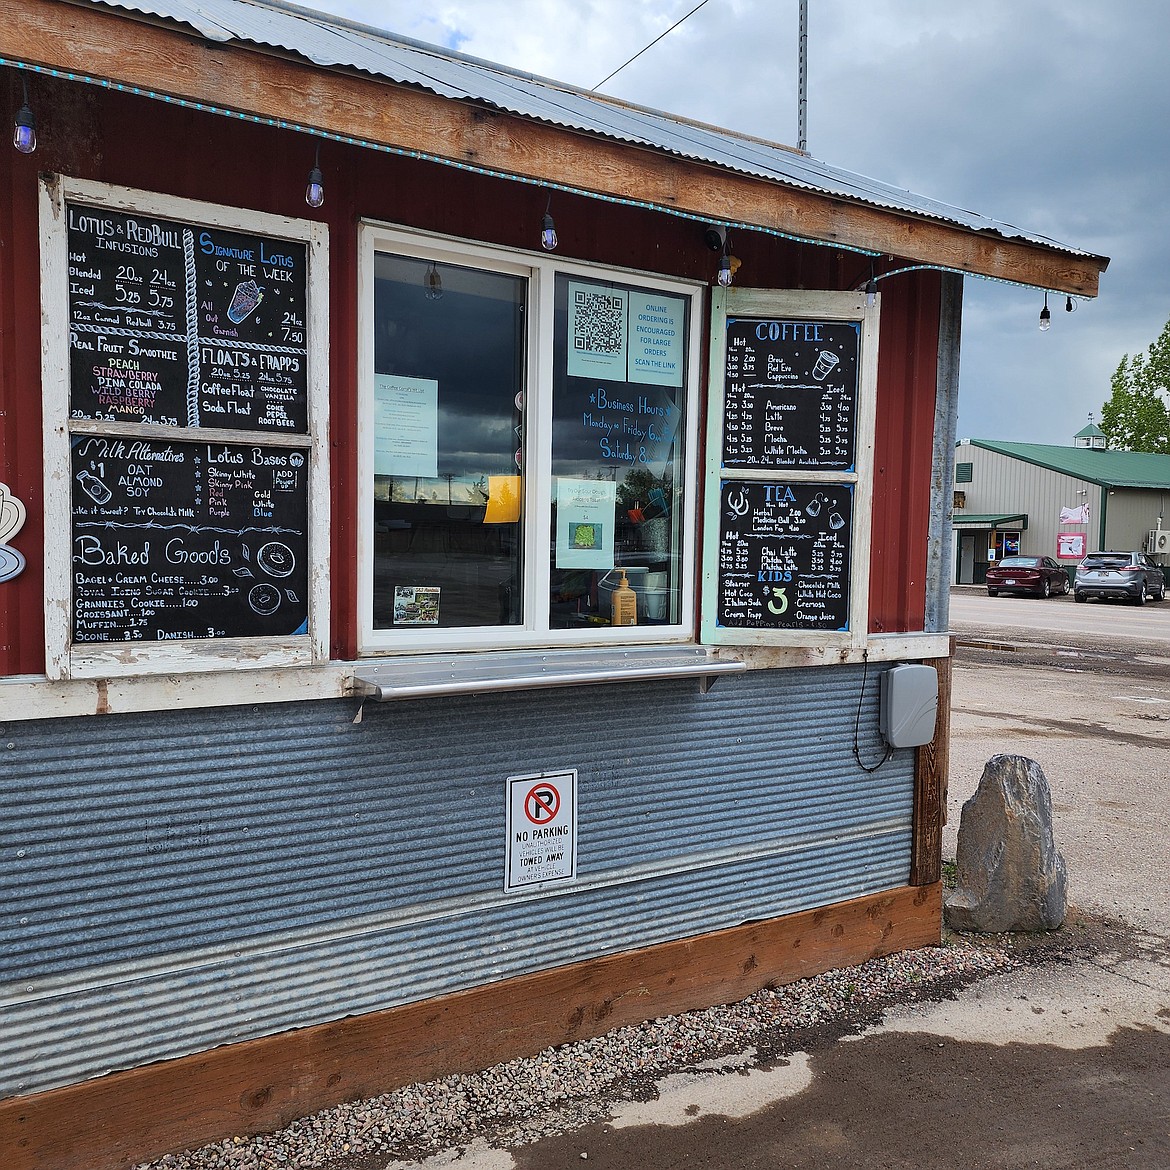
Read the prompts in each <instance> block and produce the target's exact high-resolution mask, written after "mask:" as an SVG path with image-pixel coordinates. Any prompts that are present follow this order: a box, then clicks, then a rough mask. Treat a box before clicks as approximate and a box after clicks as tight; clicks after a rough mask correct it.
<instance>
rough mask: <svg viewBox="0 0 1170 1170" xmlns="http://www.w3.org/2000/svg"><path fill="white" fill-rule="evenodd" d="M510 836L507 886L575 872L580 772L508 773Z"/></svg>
mask: <svg viewBox="0 0 1170 1170" xmlns="http://www.w3.org/2000/svg"><path fill="white" fill-rule="evenodd" d="M505 807H506V809H507V829H506V831H507V835H508V842H507V847H506V850H505V862H504V889H505V890H517V889H523V888H526V887H529V886H538V887H539V886H542V885H544V884H546V883H548V882H563V881H572V880H573V879H574V878H575V877H576V876H577V822H576V816H575V812H576V807H577V772H576V769H573V770H570V771H567V772H546V773H540V774H538V775H535V776H510V777H509V778H508V781H507V783H506V785H505Z"/></svg>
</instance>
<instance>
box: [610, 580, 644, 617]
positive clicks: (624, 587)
mask: <svg viewBox="0 0 1170 1170" xmlns="http://www.w3.org/2000/svg"><path fill="white" fill-rule="evenodd" d="M612 606H613V612H612V615H611V617H610V625H613V626H636V625H637V624H638V595H637V594H636V593H635V592H634V591H633V589H631V588H630V583H629V581H627V580H626V571H625V569H622V579H621V581H620V582H619V583H618V587H617V588H616V589H615V590H614V591H613V601H612Z"/></svg>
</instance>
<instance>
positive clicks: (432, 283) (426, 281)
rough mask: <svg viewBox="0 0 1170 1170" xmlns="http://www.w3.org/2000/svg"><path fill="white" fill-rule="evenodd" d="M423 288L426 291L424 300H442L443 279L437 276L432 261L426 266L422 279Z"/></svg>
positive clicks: (437, 272)
mask: <svg viewBox="0 0 1170 1170" xmlns="http://www.w3.org/2000/svg"><path fill="white" fill-rule="evenodd" d="M423 287H424V288H425V289H426V294H425V295H426V298H427V300H428V301H438V300H442V298H443V278H442V277H441V276H440V275H439V269H438V268H437V267H436V265H435V262H434V261H433V260H432V261H431V262H430V264H429V265H427V271H426V275H425V276H424V277H423Z"/></svg>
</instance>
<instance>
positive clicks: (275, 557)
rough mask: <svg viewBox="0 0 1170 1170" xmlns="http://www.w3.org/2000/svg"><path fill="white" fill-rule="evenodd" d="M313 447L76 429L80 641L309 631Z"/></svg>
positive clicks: (76, 633) (76, 629)
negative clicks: (308, 488) (145, 436)
mask: <svg viewBox="0 0 1170 1170" xmlns="http://www.w3.org/2000/svg"><path fill="white" fill-rule="evenodd" d="M306 464H307V453H306V452H304V451H300V450H294V449H289V448H287V447H272V446H264V445H260V444H257V445H254V446H242V445H236V444H227V443H206V442H186V441H178V440H176V441H169V440H165V441H160V440H157V439H139V438H115V437H106V436H103V437H96V436H90V435H85V436H74V437H73V440H72V468H71V470H72V480H73V484H74V492H73V556H72V562H73V563H72V579H73V640H74V642H77V643H94V642H122V641H166V640H170V639H186V638H232V637H243V636H250V637H255V636H258V635H269V636H280V635H289V634H303V633H305V632H306V629H307V621H308V536H307V533H308V515H307V494H306V490H305V486H306V478H307V474H308V469H307V466H306Z"/></svg>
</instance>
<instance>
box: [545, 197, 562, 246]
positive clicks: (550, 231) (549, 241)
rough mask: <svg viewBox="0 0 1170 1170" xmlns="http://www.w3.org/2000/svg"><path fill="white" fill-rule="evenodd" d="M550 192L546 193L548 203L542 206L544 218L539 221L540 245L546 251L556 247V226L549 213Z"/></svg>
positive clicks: (550, 204)
mask: <svg viewBox="0 0 1170 1170" xmlns="http://www.w3.org/2000/svg"><path fill="white" fill-rule="evenodd" d="M551 209H552V192H551V191H550V192H549V193H548V203H547V204H546V205H545V208H544V218H543V219H541V221H540V246H541V247H542V248H543V249H544V250H545V251H546V252H555V251H556V248H557V243H558V242H559V241H558V240H557V226H556V224H555V223H553V217H552V214H551Z"/></svg>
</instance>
